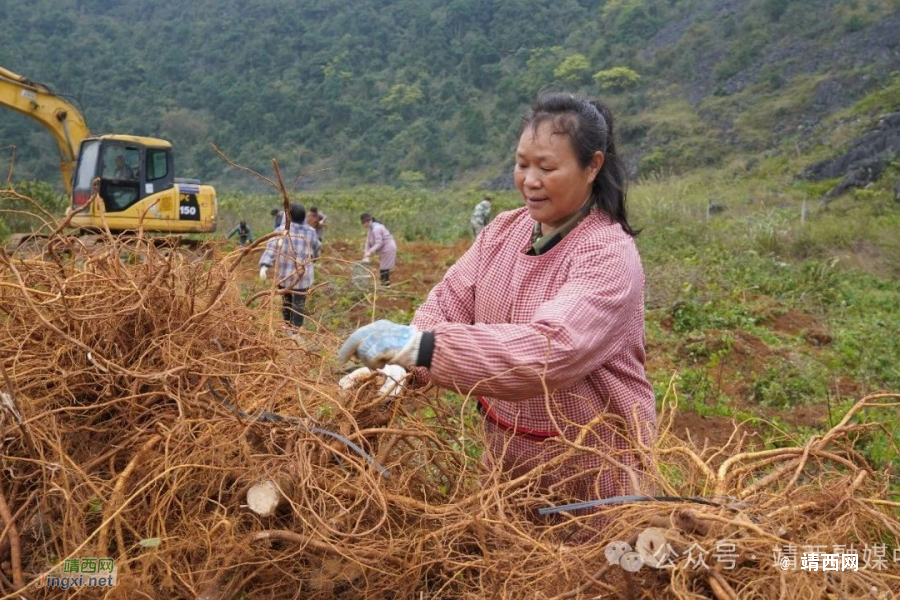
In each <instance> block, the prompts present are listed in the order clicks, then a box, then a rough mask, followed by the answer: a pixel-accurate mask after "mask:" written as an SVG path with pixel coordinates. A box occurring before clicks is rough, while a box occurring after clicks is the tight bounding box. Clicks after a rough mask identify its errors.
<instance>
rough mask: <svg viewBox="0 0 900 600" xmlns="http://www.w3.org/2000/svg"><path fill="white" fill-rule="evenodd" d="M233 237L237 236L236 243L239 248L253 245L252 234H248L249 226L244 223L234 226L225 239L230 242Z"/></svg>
mask: <svg viewBox="0 0 900 600" xmlns="http://www.w3.org/2000/svg"><path fill="white" fill-rule="evenodd" d="M235 235H237V236H238V243H239V244H240V245H241V246H246V245H247V244H252V243H253V234H251V233H250V226H249V225H247V222H246V221H241V222H240V223H238V224H237V225H235V226H234V228H233V229H232V230H231V231H229V232H228V237H226V238H225V239H228V240H230V239H231V238H232V237H233V236H235Z"/></svg>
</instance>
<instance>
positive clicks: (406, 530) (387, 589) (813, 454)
mask: <svg viewBox="0 0 900 600" xmlns="http://www.w3.org/2000/svg"><path fill="white" fill-rule="evenodd" d="M245 255H246V254H245V253H244V252H236V253H232V254H227V255H217V254H216V255H213V256H211V257H210V259H209V260H204V261H191V260H188V259H187V258H186V257H185V256H184V255H181V254H179V253H177V252H170V253H165V252H162V251H160V250H159V249H157V248H155V247H153V246H152V245H149V244H147V243H146V242H145V241H144V240H142V239H141V238H134V239H131V240H128V241H125V240H118V239H114V238H111V237H110V238H109V239H107V240H106V243H104V244H100V245H97V246H95V247H94V249H93V250H92V251H91V252H88V251H87V250H86V249H83V248H80V247H78V245H77V243H73V242H63V241H59V242H58V243H57V249H56V251H53V252H49V253H47V254H45V258H44V259H43V260H28V259H20V258H17V257H15V256H13V257H10V256H8V255H6V254H5V253H2V254H0V312H2V318H0V319H2V320H0V326H2V328H3V332H2V334H0V359H2V363H0V364H2V367H3V370H4V372H5V381H4V382H3V390H4V395H3V396H2V402H0V457H2V458H0V461H2V462H0V598H18V597H20V596H22V597H26V598H45V597H46V598H50V597H56V596H57V595H58V594H59V591H58V590H55V589H48V588H46V587H45V588H38V587H36V586H37V584H38V583H40V579H41V575H42V574H45V573H47V572H49V571H51V570H52V569H54V568H55V569H56V571H55V572H56V574H57V575H60V574H61V571H62V570H63V569H62V566H63V565H66V564H68V563H67V561H70V560H71V559H75V558H77V559H82V558H88V557H97V558H103V557H110V558H113V559H114V560H115V566H116V568H117V570H118V584H117V585H116V587H115V588H112V590H104V589H100V588H82V589H80V590H78V595H79V597H83V598H94V597H96V598H100V597H104V598H205V599H210V600H212V599H225V598H279V599H280V598H323V599H324V598H383V599H389V598H396V599H402V598H454V599H457V598H458V599H475V598H559V599H562V598H593V597H623V598H684V599H686V598H717V599H719V600H724V599H731V598H742V599H743V598H748V599H754V598H766V599H768V598H789V599H790V600H800V599H803V598H809V599H813V598H816V599H818V598H825V597H834V598H862V597H872V598H888V597H892V595H894V594H896V593H898V592H900V576H898V566H900V565H898V563H897V562H894V555H893V554H892V552H893V549H894V548H896V547H897V546H898V539H900V520H898V517H897V508H898V504H896V503H891V502H889V501H887V500H886V499H885V498H887V482H886V477H885V475H884V474H882V473H878V472H873V471H872V470H871V469H869V468H868V467H867V466H866V464H865V461H863V460H862V458H861V457H860V456H858V455H857V454H856V453H855V452H854V450H853V449H852V446H851V445H850V444H849V443H848V440H849V438H850V436H851V435H852V434H853V433H854V431H856V430H858V429H859V428H860V427H862V426H861V425H852V424H851V423H852V422H854V421H853V416H854V414H855V413H856V412H858V411H860V410H863V409H864V408H865V407H867V406H873V405H876V404H879V403H883V404H888V405H891V406H894V407H896V406H897V404H896V400H897V396H883V397H871V398H868V399H865V400H863V401H862V402H860V403H859V404H858V405H857V406H856V407H855V408H854V413H853V414H851V415H848V417H847V419H845V420H844V421H843V422H842V423H841V424H840V425H838V426H837V427H835V428H834V429H833V430H831V431H830V432H829V433H828V434H826V435H824V436H822V437H820V438H816V439H814V440H812V441H810V442H809V443H808V444H807V445H806V446H804V447H798V448H780V449H776V450H769V451H757V452H749V453H746V452H744V451H743V448H742V439H741V438H740V437H738V436H736V437H735V438H734V439H733V442H732V443H731V444H729V445H728V447H727V448H723V449H704V450H702V451H701V450H698V449H696V448H694V447H693V446H691V445H690V444H686V443H684V442H681V441H679V440H677V439H676V438H675V437H674V436H672V435H669V434H668V433H667V431H666V429H665V427H663V428H662V434H661V436H660V440H659V441H658V443H657V445H656V446H655V447H654V448H646V449H645V450H646V452H647V453H648V454H650V455H652V456H653V457H654V459H655V460H656V462H657V464H658V465H659V467H660V472H661V473H662V475H660V480H659V491H660V492H661V493H662V494H664V495H666V496H672V497H685V496H704V497H706V498H707V499H708V500H706V502H708V503H707V504H699V503H696V502H693V503H692V502H685V501H683V500H679V501H675V502H669V501H652V502H632V503H625V504H617V505H610V506H603V507H601V508H600V509H598V510H599V511H600V514H602V515H603V516H604V520H605V522H607V523H608V525H607V527H605V528H604V529H603V530H602V531H601V532H599V534H597V536H596V537H595V538H594V539H593V541H591V542H589V543H579V544H576V543H574V542H573V541H572V539H573V538H572V533H573V532H575V531H577V529H578V527H579V522H580V521H584V520H585V519H586V516H585V513H586V512H587V511H583V510H580V511H579V510H570V511H569V512H558V513H556V514H554V515H552V516H550V517H548V518H547V520H542V519H541V518H536V517H535V516H534V509H536V508H540V507H548V506H552V505H558V504H560V503H561V502H564V501H565V500H566V499H565V498H551V497H548V496H545V495H542V494H541V493H540V492H539V491H537V489H536V487H535V485H534V477H523V478H520V479H517V480H512V481H508V480H505V479H504V478H502V477H501V476H499V475H498V474H497V473H491V472H489V471H488V469H487V468H486V467H484V466H483V465H482V464H481V462H480V461H479V460H478V459H477V458H474V455H475V454H477V451H476V449H477V448H480V447H482V444H481V443H480V435H481V434H480V432H479V431H478V427H477V426H476V425H474V424H475V423H477V420H475V418H473V414H474V411H473V410H472V407H471V404H472V403H471V402H466V403H464V404H463V406H462V407H460V406H458V405H457V404H454V403H451V402H448V401H447V400H446V398H445V397H444V396H441V395H439V394H438V393H437V392H435V391H429V392H427V393H417V392H406V393H405V394H404V395H402V396H400V397H397V398H385V397H383V396H379V394H378V392H377V390H378V388H379V386H380V382H379V381H377V380H373V381H371V382H368V383H366V384H364V385H363V386H362V387H361V388H358V389H357V390H355V391H354V392H352V393H348V392H346V391H343V390H341V389H339V388H338V386H337V384H336V382H337V380H338V379H339V377H340V376H341V372H340V371H339V370H338V366H337V365H335V362H334V358H333V355H334V349H335V348H336V347H337V344H338V342H339V339H340V338H339V337H338V336H337V335H326V334H315V333H312V332H309V331H304V332H303V333H302V334H301V335H300V336H297V335H293V336H291V335H286V334H285V333H284V332H283V330H282V329H281V326H280V319H279V317H278V315H277V308H276V307H277V306H278V305H279V304H280V298H279V297H278V296H277V295H276V294H274V293H273V291H272V290H268V291H265V292H259V293H257V294H256V295H255V296H249V292H247V290H242V289H241V286H240V285H239V284H238V283H237V281H236V279H235V275H234V273H235V270H236V267H237V265H238V264H239V262H240V260H241V259H242V258H243V257H244V256H245ZM664 403H665V404H666V405H667V409H668V408H671V407H670V406H669V400H668V399H667V400H666V401H665V402H664ZM668 417H670V414H668V413H667V414H664V415H663V419H662V423H663V424H665V423H667V422H668ZM570 451H571V452H577V451H578V450H577V448H576V449H572V450H570ZM594 514H596V513H594ZM594 522H596V521H594ZM613 542H618V543H617V544H613ZM876 544H887V546H886V548H887V560H886V562H885V563H884V564H883V565H882V564H880V563H879V564H875V563H874V562H873V561H874V559H873V556H875V555H874V554H873V555H871V556H864V550H863V549H864V548H869V549H872V548H874V547H875V545H876ZM791 545H795V547H796V548H797V551H798V554H797V557H796V569H788V570H782V569H781V568H779V566H778V565H777V564H776V560H775V556H773V552H775V551H776V549H782V548H785V549H786V548H788V547H789V546H791ZM803 545H817V546H821V547H823V548H824V549H823V550H821V552H823V553H824V552H832V548H833V546H834V545H843V546H845V547H846V548H847V549H849V548H850V547H851V546H853V547H855V548H857V549H860V555H859V563H858V564H859V567H858V570H855V571H852V570H849V569H841V570H828V571H823V569H822V568H820V569H819V570H818V571H808V570H800V554H801V553H802V552H803V549H802V546H803ZM635 548H637V549H638V552H635V550H634V549H635ZM660 548H663V549H664V551H663V552H659V549H660ZM692 548H694V549H695V554H697V553H699V550H703V551H705V552H706V556H705V561H701V562H700V563H696V562H695V563H691V562H689V561H688V560H687V559H686V558H685V557H686V554H685V553H686V552H688V551H689V550H690V549H692ZM697 549H699V550H697ZM725 550H729V552H728V555H729V557H728V560H727V561H726V562H723V561H722V560H721V556H720V559H719V560H717V559H716V558H714V557H713V553H714V552H717V551H718V552H719V554H720V555H721V554H723V553H724V551H725ZM848 552H849V550H848ZM870 554H871V553H870ZM636 556H637V557H639V558H635V557H636ZM866 559H868V562H867V561H866ZM654 560H658V562H659V564H660V565H661V566H662V567H663V568H659V569H657V568H652V567H651V566H649V563H651V562H653V561H654ZM839 560H840V558H839ZM611 561H612V562H611ZM823 564H824V563H823ZM867 565H868V566H867ZM626 567H627V568H630V569H632V571H633V572H632V571H629V570H626ZM634 567H637V570H635V569H634ZM881 567H884V568H881Z"/></svg>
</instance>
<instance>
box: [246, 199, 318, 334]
mask: <svg viewBox="0 0 900 600" xmlns="http://www.w3.org/2000/svg"><path fill="white" fill-rule="evenodd" d="M288 214H289V216H290V226H289V227H285V228H282V231H281V232H280V233H279V234H278V235H276V236H275V237H273V238H272V239H270V240H269V242H268V243H267V244H266V250H265V251H264V252H263V255H262V256H261V257H260V259H259V278H260V279H262V280H265V279H266V277H267V276H268V272H269V269H270V268H272V266H273V265H274V266H275V267H276V269H275V285H276V286H277V287H278V289H279V293H280V294H281V296H282V310H281V314H282V317H283V318H284V320H285V321H286V322H288V323H289V324H291V325H293V326H294V327H302V326H303V317H304V314H305V311H306V296H307V294H308V293H309V288H310V287H312V284H313V279H314V265H313V261H314V260H315V259H316V258H318V257H319V251H320V249H321V243H320V242H319V236H318V235H317V234H316V231H315V230H314V229H313V228H312V227H310V226H309V225H307V224H306V222H305V220H306V209H305V208H304V207H303V205H302V204H298V203H291V208H290V212H289V213H288ZM285 225H286V224H285Z"/></svg>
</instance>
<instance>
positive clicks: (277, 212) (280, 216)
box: [269, 208, 284, 231]
mask: <svg viewBox="0 0 900 600" xmlns="http://www.w3.org/2000/svg"><path fill="white" fill-rule="evenodd" d="M269 214H270V215H272V231H275V230H277V229H279V228H280V227H281V224H282V223H283V222H284V211H283V210H281V209H280V208H273V209H272V212H270V213H269Z"/></svg>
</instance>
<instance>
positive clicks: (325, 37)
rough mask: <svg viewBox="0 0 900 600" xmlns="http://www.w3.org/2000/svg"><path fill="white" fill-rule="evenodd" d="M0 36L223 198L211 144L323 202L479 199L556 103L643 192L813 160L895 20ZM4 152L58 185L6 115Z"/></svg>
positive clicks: (387, 16) (47, 14) (329, 0)
mask: <svg viewBox="0 0 900 600" xmlns="http://www.w3.org/2000/svg"><path fill="white" fill-rule="evenodd" d="M0 24H2V26H0V65H2V66H4V67H6V68H8V69H10V70H12V71H15V72H17V73H20V74H22V75H25V76H27V77H30V78H32V79H35V80H37V81H41V82H44V83H47V84H49V85H50V86H51V87H53V88H54V89H55V90H56V91H58V92H60V93H65V94H68V95H69V96H71V97H72V98H74V99H75V100H76V103H77V104H78V105H80V106H81V107H82V108H83V112H84V114H85V116H86V117H87V121H88V124H89V125H90V126H91V129H92V131H93V132H95V133H110V132H115V133H134V134H140V135H151V136H158V137H164V138H166V139H169V140H171V141H172V142H173V143H174V144H175V146H176V152H177V153H178V166H179V167H178V168H179V171H180V173H181V174H182V175H184V176H196V177H202V178H203V179H205V180H207V181H212V182H214V183H218V184H220V185H225V186H226V187H227V188H228V189H234V188H236V187H242V186H243V187H247V186H251V185H252V184H253V181H252V180H250V179H249V178H247V177H246V176H245V175H241V174H238V173H236V172H235V171H234V170H233V169H229V168H228V167H227V166H226V164H225V163H224V162H223V161H222V160H221V159H220V158H219V157H218V156H216V154H215V153H214V152H213V150H212V149H211V147H210V144H211V143H215V144H216V145H217V146H219V147H220V148H221V149H222V150H223V152H225V153H226V154H227V155H228V156H229V157H231V158H232V159H234V160H235V161H237V162H238V163H240V164H242V165H247V166H250V167H253V168H261V169H265V168H267V167H268V162H269V160H270V159H271V158H273V157H277V158H278V159H279V161H280V162H281V163H282V164H283V165H285V166H286V168H287V170H288V171H289V172H291V173H294V174H296V173H298V172H299V171H301V170H308V171H316V172H315V173H313V175H312V180H313V181H311V183H312V184H313V185H329V184H339V185H351V184H357V183H361V182H381V183H387V184H390V185H408V186H417V185H424V186H427V187H443V186H447V185H451V184H453V185H465V186H471V185H479V184H483V183H488V182H489V181H490V180H491V179H494V178H496V177H498V176H500V175H502V174H503V172H504V171H505V170H506V168H507V167H508V165H509V162H510V161H509V157H510V150H511V148H512V145H513V143H514V139H515V131H516V128H517V125H518V117H519V115H520V114H521V113H522V111H523V109H524V107H525V106H526V104H527V102H528V100H529V99H530V98H531V97H532V96H533V95H534V93H535V92H536V91H538V90H539V89H541V88H543V87H546V86H554V87H556V88H562V89H568V90H573V91H579V92H583V93H590V94H594V95H600V96H602V97H605V98H607V99H608V100H609V102H611V103H612V105H613V106H614V108H615V109H616V110H617V112H618V114H619V117H620V123H621V132H622V133H623V134H624V137H625V141H626V145H625V147H626V150H627V152H628V154H629V156H630V158H631V161H630V165H631V168H632V170H633V171H634V172H641V173H644V174H646V173H649V172H653V171H660V170H662V171H667V172H668V171H681V170H684V169H687V168H691V167H694V166H700V165H714V164H716V163H717V162H720V161H722V160H723V158H725V157H728V156H729V155H732V154H735V153H737V154H739V155H751V154H753V153H758V152H760V151H764V150H768V149H776V150H778V149H779V148H783V147H788V148H791V147H794V148H797V149H799V148H800V147H801V146H803V145H804V144H812V143H814V142H815V141H816V140H814V139H812V138H810V136H811V135H813V134H812V132H813V131H814V130H815V127H814V126H815V125H817V124H818V123H819V122H820V121H821V120H822V119H824V118H826V117H827V116H829V115H831V114H834V113H835V112H836V111H839V110H840V109H842V108H844V107H847V106H850V105H851V104H853V102H854V101H855V100H858V99H859V98H861V97H862V96H863V95H865V94H867V93H870V92H872V91H873V90H877V89H878V88H879V87H883V86H887V85H890V84H891V82H892V81H894V82H896V81H897V72H896V70H897V69H898V65H900V46H898V43H900V0H843V1H837V0H559V1H554V2H546V1H544V0H452V1H449V2H448V1H439V0H354V1H353V2H349V1H346V0H343V1H342V0H200V1H195V2H190V3H188V2H170V1H164V0H121V1H119V2H116V3H111V2H106V1H104V0H33V1H32V2H0ZM12 145H15V146H16V147H17V148H18V159H19V162H18V165H17V167H16V177H17V178H40V179H45V180H49V181H53V182H54V183H57V180H58V179H59V176H58V172H57V171H56V151H55V146H54V144H53V142H52V139H51V138H50V136H49V135H48V134H47V132H45V131H44V130H43V129H42V128H41V127H40V126H38V125H37V124H36V123H34V122H32V121H31V120H29V119H27V118H25V117H23V116H20V115H17V114H14V113H12V112H11V111H8V110H2V111H0V147H2V148H4V149H5V148H8V147H9V146H12ZM4 152H8V150H4ZM322 169H327V170H325V171H322Z"/></svg>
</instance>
